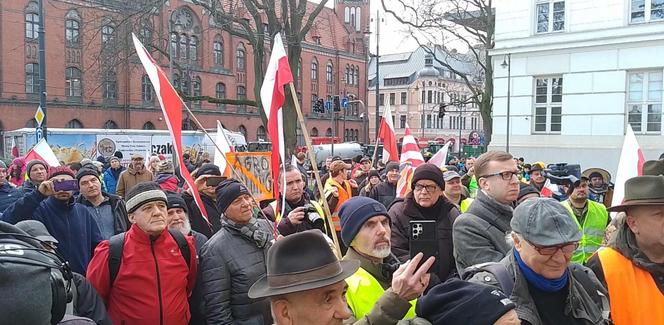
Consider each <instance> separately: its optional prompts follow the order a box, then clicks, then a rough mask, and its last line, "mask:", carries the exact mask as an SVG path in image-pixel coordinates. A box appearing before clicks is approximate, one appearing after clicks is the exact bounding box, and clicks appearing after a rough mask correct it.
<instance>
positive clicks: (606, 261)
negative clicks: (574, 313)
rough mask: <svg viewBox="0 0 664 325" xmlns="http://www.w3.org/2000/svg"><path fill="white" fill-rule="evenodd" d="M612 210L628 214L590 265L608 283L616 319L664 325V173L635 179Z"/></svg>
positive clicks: (618, 322)
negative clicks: (620, 201)
mask: <svg viewBox="0 0 664 325" xmlns="http://www.w3.org/2000/svg"><path fill="white" fill-rule="evenodd" d="M609 211H611V212H622V213H625V214H626V217H625V218H624V219H623V220H622V222H620V223H618V224H617V230H616V234H615V237H614V239H613V240H611V241H609V245H608V247H604V248H601V249H600V250H599V251H598V252H597V254H595V255H593V256H592V257H591V258H590V260H588V266H589V267H590V268H591V269H592V270H593V271H594V272H595V274H596V275H597V277H598V278H599V279H600V281H601V282H602V283H604V284H605V285H606V287H607V288H608V291H609V299H610V300H611V318H612V319H613V323H614V324H616V325H627V324H664V268H663V266H664V236H663V234H662V230H663V229H664V176H654V175H645V176H638V177H633V178H630V179H629V180H627V182H625V198H624V200H623V203H622V204H620V205H616V206H613V207H611V208H609Z"/></svg>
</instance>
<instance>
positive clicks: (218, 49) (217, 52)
mask: <svg viewBox="0 0 664 325" xmlns="http://www.w3.org/2000/svg"><path fill="white" fill-rule="evenodd" d="M212 56H213V59H214V64H215V65H221V66H223V65H224V39H223V38H221V36H219V35H217V37H216V39H215V41H214V44H213V45H212Z"/></svg>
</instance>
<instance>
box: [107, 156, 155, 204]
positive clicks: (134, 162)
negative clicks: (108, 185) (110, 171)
mask: <svg viewBox="0 0 664 325" xmlns="http://www.w3.org/2000/svg"><path fill="white" fill-rule="evenodd" d="M149 181H152V174H151V173H150V172H148V171H147V169H145V161H144V160H143V156H141V155H139V154H132V155H131V163H130V164H129V167H127V170H125V171H123V172H122V174H120V178H119V179H118V185H117V187H116V193H117V195H119V196H120V197H125V195H127V193H129V190H131V188H132V187H134V185H136V184H138V183H141V182H149Z"/></svg>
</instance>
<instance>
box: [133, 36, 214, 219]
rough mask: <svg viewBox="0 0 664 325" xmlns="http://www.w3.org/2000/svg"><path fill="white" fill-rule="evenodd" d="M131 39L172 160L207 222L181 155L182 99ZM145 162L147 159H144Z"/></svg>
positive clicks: (143, 50) (182, 148) (138, 43)
mask: <svg viewBox="0 0 664 325" xmlns="http://www.w3.org/2000/svg"><path fill="white" fill-rule="evenodd" d="M131 36H132V38H133V40H134V47H135V48H136V54H138V58H139V59H141V63H142V64H143V67H144V68H145V72H146V73H147V75H148V77H149V78H150V82H152V87H153V88H154V91H155V93H156V95H157V99H158V100H159V105H160V106H161V111H162V112H163V113H164V117H165V120H166V125H168V130H169V131H170V133H171V139H172V140H173V156H174V160H176V159H177V162H178V166H180V174H181V175H182V177H183V178H184V180H185V183H186V184H187V186H189V188H190V189H191V192H192V194H193V197H194V201H195V202H196V205H197V206H198V209H199V210H200V211H201V215H203V218H205V221H207V222H208V224H209V223H210V222H209V221H208V216H207V211H206V210H205V206H204V205H203V201H201V196H200V194H199V193H198V188H197V187H196V185H195V184H194V180H193V178H192V177H191V174H189V170H187V168H186V167H184V166H186V165H185V164H184V159H183V157H182V153H183V151H184V147H183V146H182V107H183V106H184V105H185V104H184V102H183V101H182V98H180V96H179V95H178V93H177V92H176V91H175V89H174V88H173V86H172V85H171V83H170V82H169V81H168V77H167V76H166V73H164V71H163V70H161V67H159V65H158V64H157V62H156V61H155V60H154V59H153V58H152V56H151V55H150V53H148V51H147V50H146V49H145V47H144V46H143V44H142V43H141V41H139V40H138V38H137V37H136V35H134V34H133V33H132V35H131ZM146 161H147V159H146Z"/></svg>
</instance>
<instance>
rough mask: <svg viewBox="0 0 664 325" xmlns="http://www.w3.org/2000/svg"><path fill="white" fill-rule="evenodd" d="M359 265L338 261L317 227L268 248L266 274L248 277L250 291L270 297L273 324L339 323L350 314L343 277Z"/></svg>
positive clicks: (250, 292)
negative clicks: (253, 278)
mask: <svg viewBox="0 0 664 325" xmlns="http://www.w3.org/2000/svg"><path fill="white" fill-rule="evenodd" d="M359 265H360V263H359V262H358V261H339V260H338V259H337V257H336V256H334V253H333V252H332V250H331V249H330V247H329V246H328V243H327V241H326V240H325V238H324V235H323V233H321V232H320V231H318V230H307V231H303V232H299V233H296V234H293V235H290V236H287V237H285V238H283V239H280V240H278V241H277V242H276V243H275V244H274V245H273V246H272V247H271V248H270V249H269V250H268V252H267V274H266V275H263V276H262V277H260V278H259V279H258V280H256V281H255V283H253V285H252V286H251V289H250V290H249V297H250V298H252V299H265V298H269V300H270V307H271V310H272V315H273V316H274V323H275V324H276V325H299V324H307V325H315V324H342V321H343V320H344V319H347V318H348V317H350V310H349V309H348V306H347V305H346V299H345V297H344V291H346V288H347V287H348V286H347V285H346V282H344V279H346V278H348V277H349V276H351V275H352V274H353V273H354V272H355V271H356V270H357V269H358V267H359ZM266 324H267V323H266Z"/></svg>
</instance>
